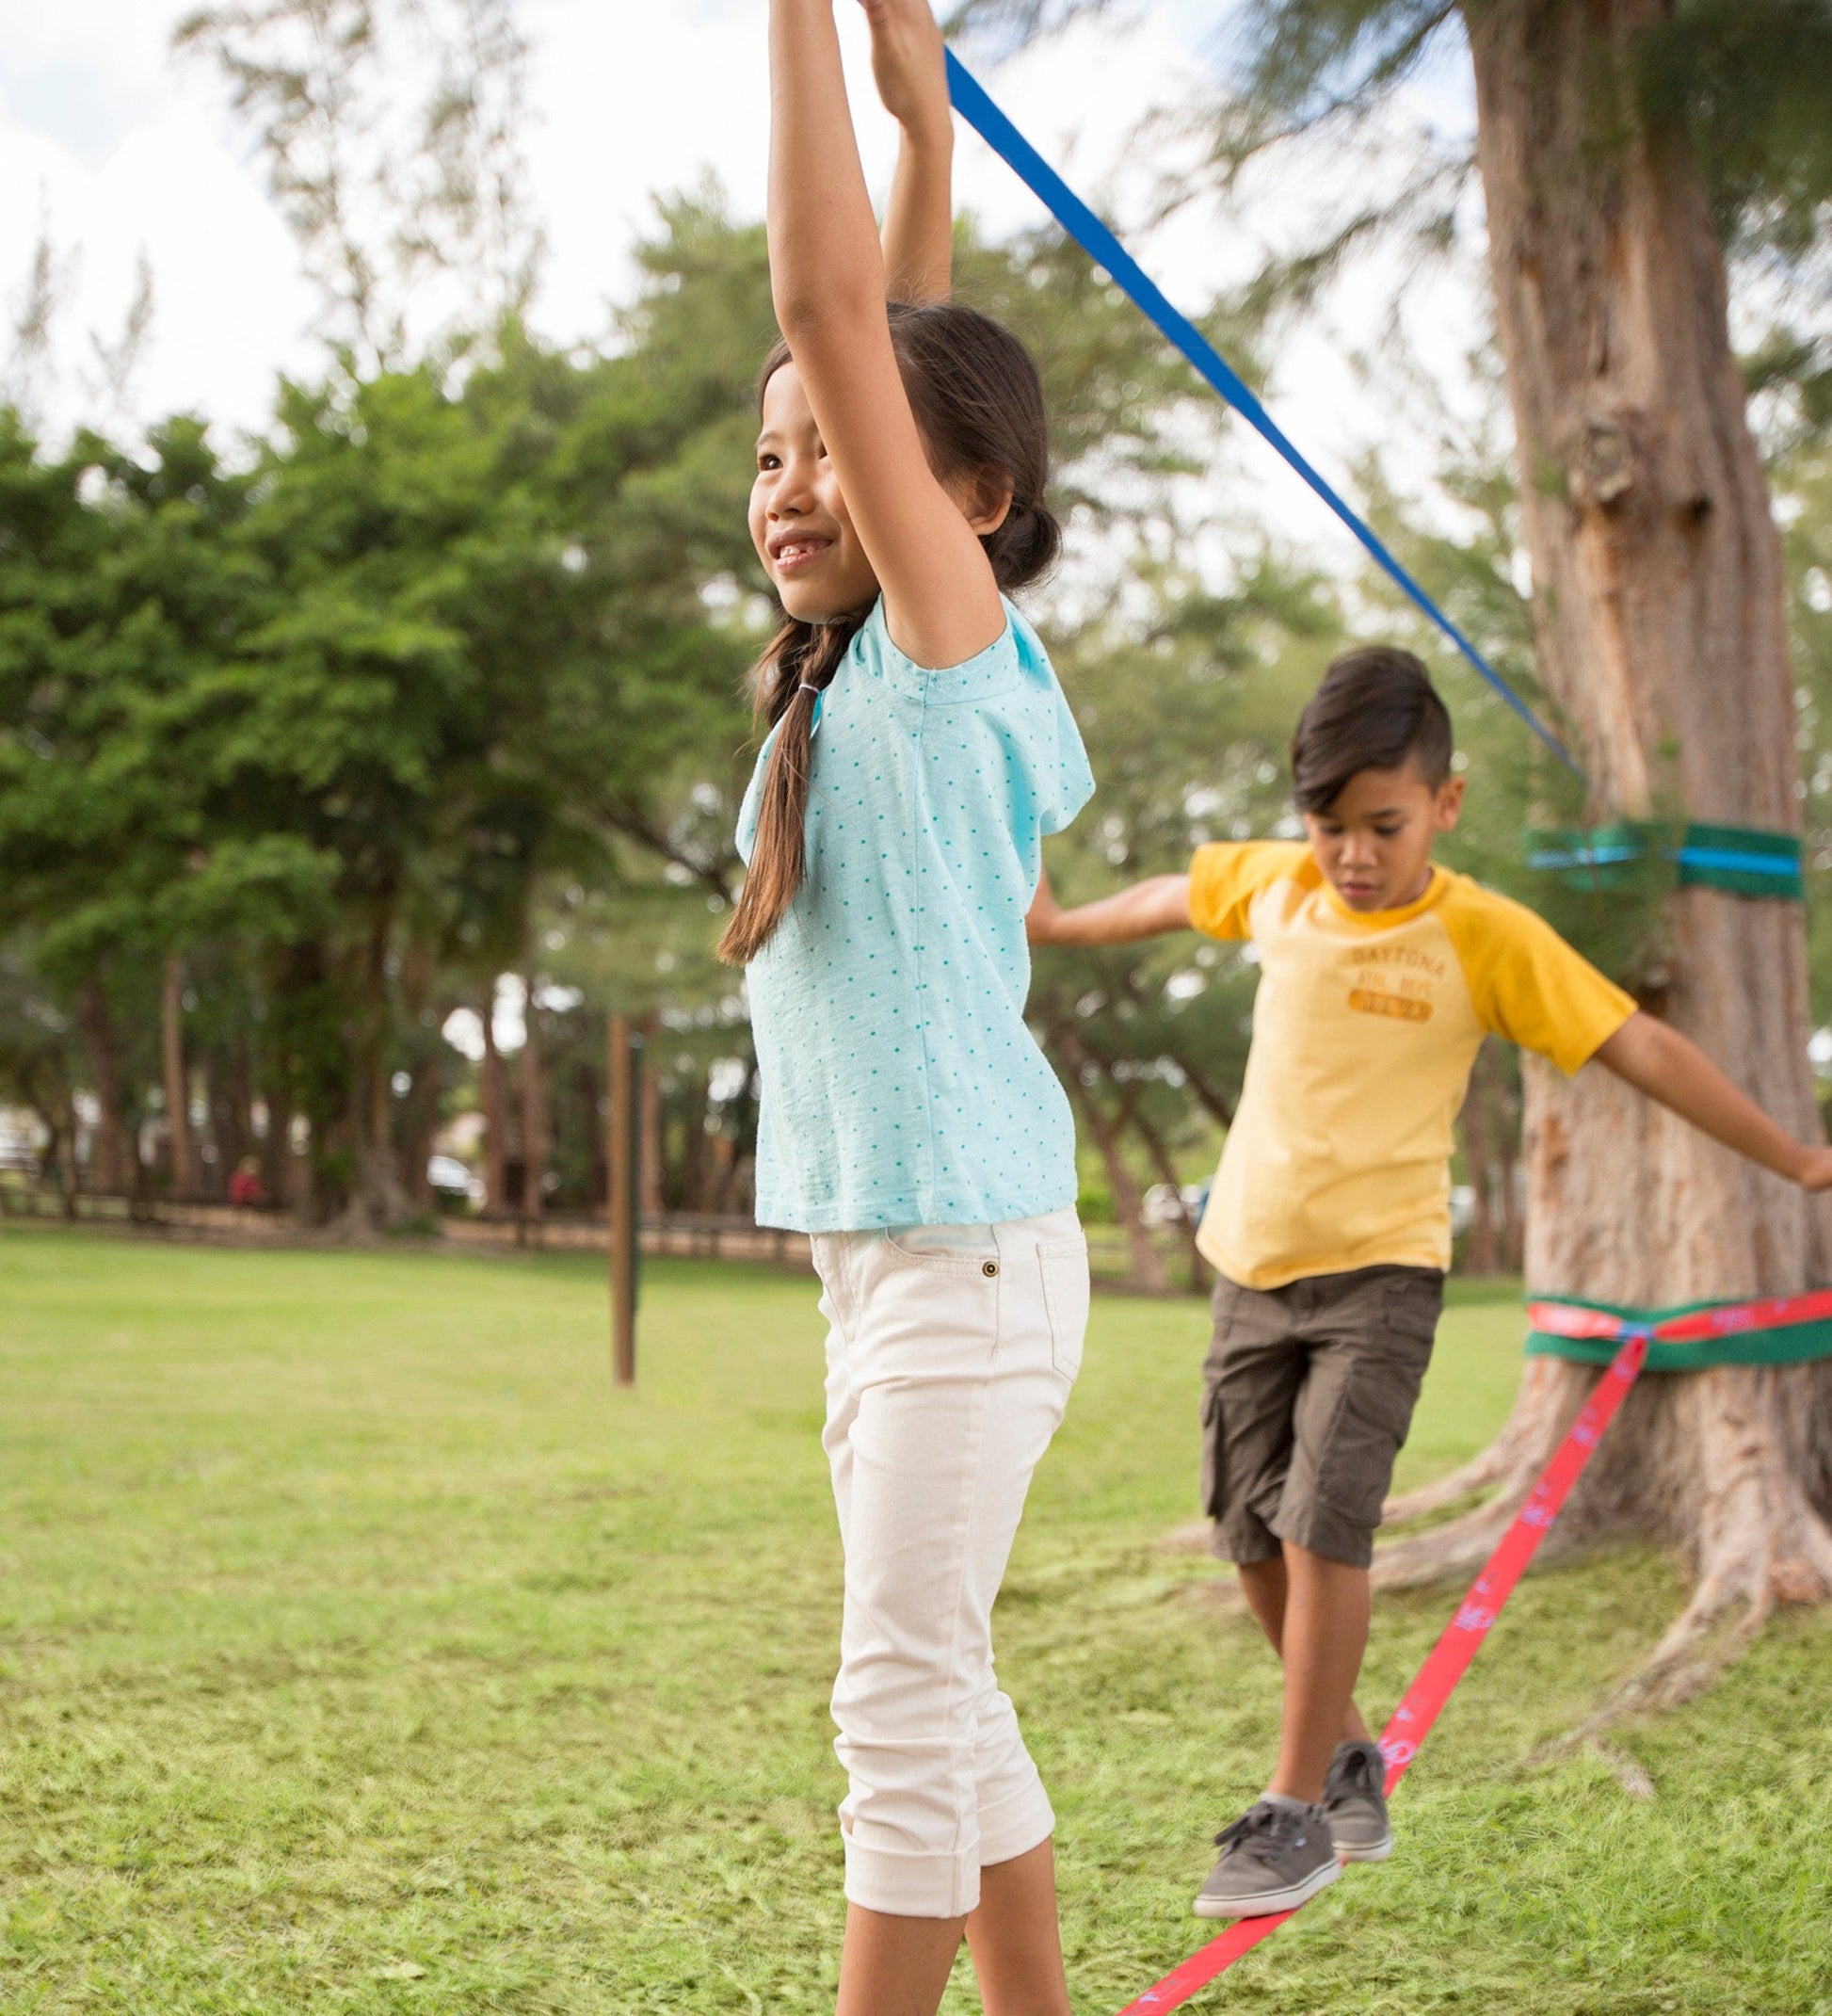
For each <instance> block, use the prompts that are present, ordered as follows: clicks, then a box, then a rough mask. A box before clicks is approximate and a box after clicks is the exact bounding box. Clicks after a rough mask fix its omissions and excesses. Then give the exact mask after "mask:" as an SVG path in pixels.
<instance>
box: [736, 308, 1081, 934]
mask: <svg viewBox="0 0 1832 2016" xmlns="http://www.w3.org/2000/svg"><path fill="white" fill-rule="evenodd" d="M890 316H891V346H892V349H893V350H894V351H895V352H896V357H897V369H898V371H899V373H900V375H901V376H902V379H903V386H904V392H905V393H906V395H908V399H909V408H910V411H911V412H912V413H914V415H915V416H916V426H917V429H918V431H919V432H920V433H921V434H922V437H923V444H924V447H925V448H927V450H928V457H929V463H930V466H931V467H932V468H933V469H934V471H935V473H936V475H937V476H940V477H942V478H944V479H946V478H948V477H952V476H976V475H984V476H989V477H993V478H996V479H997V480H998V481H999V482H1001V483H1004V484H1006V485H1008V486H1009V487H1010V490H1011V508H1010V510H1008V511H1007V512H1006V513H1005V516H1004V521H1003V523H1001V524H999V526H998V527H997V528H996V530H994V531H991V532H988V533H985V534H983V535H982V537H981V540H980V544H981V545H982V546H984V547H985V548H986V556H987V558H988V560H990V561H991V562H992V577H993V579H994V580H995V581H997V583H998V584H999V587H1000V589H1001V590H1002V591H1003V592H1004V593H1006V594H1009V593H1010V592H1012V591H1013V590H1014V589H1021V588H1028V587H1029V586H1030V584H1031V583H1032V582H1033V581H1035V580H1037V577H1038V576H1039V575H1040V574H1042V573H1046V572H1047V571H1048V570H1049V568H1050V567H1051V565H1052V564H1053V561H1054V560H1055V557H1056V555H1057V552H1058V551H1059V549H1060V548H1061V545H1062V529H1061V527H1060V526H1059V525H1058V524H1057V523H1056V519H1055V515H1054V513H1053V511H1052V510H1051V509H1050V507H1049V505H1048V504H1047V503H1046V502H1045V501H1044V492H1045V489H1046V487H1047V485H1048V483H1049V480H1050V427H1049V422H1048V420H1047V418H1046V417H1045V414H1044V410H1043V381H1042V380H1041V379H1039V378H1038V376H1037V365H1036V364H1035V363H1033V362H1032V359H1031V353H1030V352H1029V351H1028V350H1027V349H1026V348H1025V347H1024V346H1023V345H1022V344H1021V343H1020V342H1019V340H1018V338H1017V337H1016V336H1014V335H1013V334H1012V333H1011V331H1009V330H1007V329H1004V328H1003V327H1002V326H1001V325H1000V324H999V323H997V322H995V321H993V320H992V318H991V317H990V316H989V315H983V314H980V313H979V312H978V310H977V309H972V308H967V307H964V306H963V305H962V304H961V303H960V302H958V301H929V302H924V303H923V304H921V305H911V304H910V303H908V302H904V301H892V303H891V306H890ZM789 361H790V353H789V346H788V345H787V344H786V343H779V344H778V345H777V347H775V349H773V350H772V351H771V352H770V354H769V356H768V357H767V358H765V359H764V361H763V376H762V377H761V378H760V379H759V380H758V385H757V398H758V403H759V405H760V406H761V405H762V403H763V393H764V390H765V388H766V387H767V386H768V384H769V381H770V379H772V378H773V377H774V376H775V375H776V373H777V372H779V370H781V368H782V366H783V365H784V364H786V363H789ZM869 614H870V610H869V608H864V609H857V610H855V611H854V612H853V613H852V614H851V615H850V616H847V617H844V618H843V619H841V620H839V621H834V622H828V623H804V622H797V621H795V618H794V617H792V616H789V615H786V614H785V615H784V617H783V619H782V624H781V627H780V628H779V630H778V631H777V633H776V637H775V638H774V639H773V640H772V642H771V644H770V646H769V649H768V650H767V651H765V652H764V653H763V660H762V662H761V663H760V664H759V666H758V668H757V670H756V673H755V675H754V676H755V682H756V701H757V715H758V718H759V721H760V723H762V724H765V725H767V726H769V727H771V728H774V729H775V730H776V731H777V737H776V746H775V748H774V749H773V750H771V752H770V766H769V769H768V771H767V773H766V774H765V776H764V779H763V802H762V805H761V806H760V808H759V814H758V820H757V837H756V843H755V845H754V846H753V847H752V848H751V854H750V868H749V872H748V873H747V875H746V877H745V883H744V889H743V891H742V893H741V894H740V895H739V897H738V906H737V909H736V910H735V911H733V912H732V916H731V923H730V924H729V925H727V926H726V928H725V936H724V937H723V938H721V939H720V940H719V957H720V958H721V959H722V960H727V961H729V962H730V963H731V965H734V966H743V965H747V964H748V963H749V961H750V960H752V959H754V958H755V957H756V955H757V954H758V953H759V952H760V951H761V950H762V949H763V946H764V944H765V943H767V942H768V940H769V937H770V934H771V933H772V932H773V931H774V930H775V929H776V927H777V926H778V925H779V923H780V922H781V920H782V914H783V912H784V911H786V910H787V909H788V908H789V905H790V904H791V903H792V902H794V900H795V892H796V890H798V889H799V888H800V887H801V880H802V876H803V874H804V872H805V868H806V829H807V824H808V791H809V778H810V773H811V770H812V763H813V751H812V742H813V734H814V726H813V723H814V694H813V690H812V689H813V688H816V687H823V686H825V685H827V684H828V681H829V680H830V679H831V678H832V677H833V675H834V674H835V672H837V671H838V670H839V669H840V665H841V661H842V660H843V659H844V657H845V655H846V651H847V648H848V647H849V646H850V644H851V643H852V640H853V638H854V637H856V636H857V635H858V633H859V631H860V627H861V626H862V625H863V623H864V621H865V619H866V617H867V616H868V615H869Z"/></svg>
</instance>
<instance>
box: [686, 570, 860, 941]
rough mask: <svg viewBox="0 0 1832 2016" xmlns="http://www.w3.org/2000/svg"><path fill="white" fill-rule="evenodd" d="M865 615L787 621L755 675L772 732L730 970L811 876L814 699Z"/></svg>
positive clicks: (729, 930) (734, 915)
mask: <svg viewBox="0 0 1832 2016" xmlns="http://www.w3.org/2000/svg"><path fill="white" fill-rule="evenodd" d="M867 613H868V612H866V611H864V610H861V611H860V613H859V614H858V615H857V616H850V617H844V618H842V619H841V620H840V621H837V622H830V623H800V622H796V621H795V619H794V618H793V617H790V618H786V619H785V620H784V621H783V624H782V627H781V629H780V630H779V631H778V632H777V634H776V637H775V639H774V641H773V642H772V643H771V645H770V648H769V650H768V651H767V652H765V653H764V654H763V662H762V664H761V665H759V667H758V668H757V718H758V722H759V725H760V726H761V725H763V723H765V722H767V723H768V725H769V726H770V727H772V728H774V729H775V730H776V740H775V742H774V743H773V744H772V745H771V748H770V766H769V768H768V770H767V771H766V772H765V773H764V777H763V798H762V801H761V802H760V804H759V806H758V810H757V835H756V838H755V840H754V841H753V842H752V845H751V849H750V866H749V869H748V871H747V874H746V876H745V885H744V887H743V889H742V890H740V891H739V893H738V903H737V908H736V909H735V910H734V911H732V912H731V923H730V924H728V925H727V926H726V927H725V933H724V935H723V937H721V938H720V940H719V957H720V958H721V959H722V960H725V961H726V962H727V964H728V965H732V966H747V965H748V964H749V963H750V961H751V960H753V959H755V958H756V957H757V955H758V953H760V952H761V951H762V950H763V947H764V945H765V944H767V943H769V940H770V935H771V933H772V932H773V931H774V930H775V929H776V927H777V926H778V925H779V924H780V923H781V922H782V914H783V912H784V911H786V910H787V909H788V908H789V906H790V904H791V903H793V902H794V901H795V891H796V890H798V889H799V888H800V887H801V881H802V877H803V876H804V875H805V874H806V873H807V868H808V781H809V776H810V774H811V772H812V769H813V759H814V694H813V693H812V692H810V691H809V690H808V688H809V687H811V686H812V687H815V688H817V689H824V688H825V687H827V686H828V685H829V684H830V683H831V681H832V678H833V675H834V673H835V672H837V671H838V670H839V669H840V664H841V660H842V659H844V656H845V655H846V652H847V650H848V649H849V648H850V646H851V644H852V640H853V638H854V637H857V636H858V634H859V632H860V629H861V628H862V627H863V625H864V621H865V617H866V614H867Z"/></svg>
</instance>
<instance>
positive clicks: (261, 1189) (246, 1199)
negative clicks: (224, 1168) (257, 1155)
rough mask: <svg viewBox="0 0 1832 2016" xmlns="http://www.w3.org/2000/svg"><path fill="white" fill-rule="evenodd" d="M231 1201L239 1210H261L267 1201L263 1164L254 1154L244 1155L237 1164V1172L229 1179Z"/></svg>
mask: <svg viewBox="0 0 1832 2016" xmlns="http://www.w3.org/2000/svg"><path fill="white" fill-rule="evenodd" d="M229 1201H230V1202H231V1203H232V1204H233V1205H234V1206H235V1208H236V1210H237V1211H259V1210H260V1209H261V1207H262V1205H263V1204H265V1202H267V1192H266V1189H265V1185H263V1184H262V1181H261V1165H260V1164H259V1163H258V1162H256V1160H255V1159H254V1157H253V1156H252V1155H246V1156H244V1157H243V1159H242V1160H241V1161H240V1162H238V1163H237V1164H236V1165H235V1173H234V1174H233V1176H231V1178H230V1179H229Z"/></svg>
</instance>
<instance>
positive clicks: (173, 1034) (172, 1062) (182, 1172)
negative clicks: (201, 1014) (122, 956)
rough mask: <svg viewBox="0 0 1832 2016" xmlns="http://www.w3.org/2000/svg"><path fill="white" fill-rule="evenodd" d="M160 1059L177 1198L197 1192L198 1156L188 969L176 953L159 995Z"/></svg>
mask: <svg viewBox="0 0 1832 2016" xmlns="http://www.w3.org/2000/svg"><path fill="white" fill-rule="evenodd" d="M159 1060H160V1064H161V1067H162V1071H163V1076H164V1080H165V1091H166V1139H167V1140H168V1141H169V1143H170V1145H171V1187H172V1194H173V1196H175V1197H190V1196H192V1195H194V1194H195V1193H196V1190H197V1156H196V1154H195V1153H193V1151H192V1143H191V1080H190V1073H188V1072H187V1071H186V1070H185V966H184V961H183V960H180V958H179V957H178V954H177V953H176V952H169V953H168V954H167V955H166V970H165V977H164V985H163V986H162V987H161V989H160V995H159Z"/></svg>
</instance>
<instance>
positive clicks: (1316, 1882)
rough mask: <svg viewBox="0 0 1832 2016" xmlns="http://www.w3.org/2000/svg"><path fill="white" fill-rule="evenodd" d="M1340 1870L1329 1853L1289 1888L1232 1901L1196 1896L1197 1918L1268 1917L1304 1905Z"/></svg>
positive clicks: (1339, 1874)
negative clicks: (1316, 1867) (1321, 1864)
mask: <svg viewBox="0 0 1832 2016" xmlns="http://www.w3.org/2000/svg"><path fill="white" fill-rule="evenodd" d="M1341 1875H1342V1863H1339V1862H1338V1861H1337V1860H1336V1859H1335V1857H1334V1856H1333V1855H1332V1856H1331V1857H1330V1859H1329V1860H1328V1861H1327V1862H1326V1863H1324V1865H1323V1867H1322V1868H1321V1869H1318V1870H1317V1871H1315V1872H1314V1874H1312V1875H1310V1876H1308V1877H1306V1878H1305V1879H1304V1880H1303V1882H1301V1883H1294V1884H1293V1885H1292V1887H1291V1888H1290V1889H1289V1890H1271V1891H1267V1892H1266V1893H1265V1894H1264V1895H1262V1896H1257V1897H1242V1898H1239V1899H1237V1900H1233V1901H1229V1900H1227V1899H1224V1898H1221V1897H1197V1900H1196V1915H1197V1917H1198V1918H1270V1917H1272V1916H1274V1915H1275V1914H1276V1913H1277V1912H1278V1911H1295V1910H1296V1909H1297V1908H1298V1906H1299V1905H1300V1904H1308V1903H1309V1902H1310V1899H1311V1898H1312V1897H1314V1896H1315V1895H1316V1894H1317V1892H1318V1891H1320V1890H1327V1889H1328V1887H1329V1886H1330V1884H1331V1883H1333V1882H1334V1881H1335V1880H1336V1879H1337V1878H1338V1877H1339V1876H1341Z"/></svg>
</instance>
